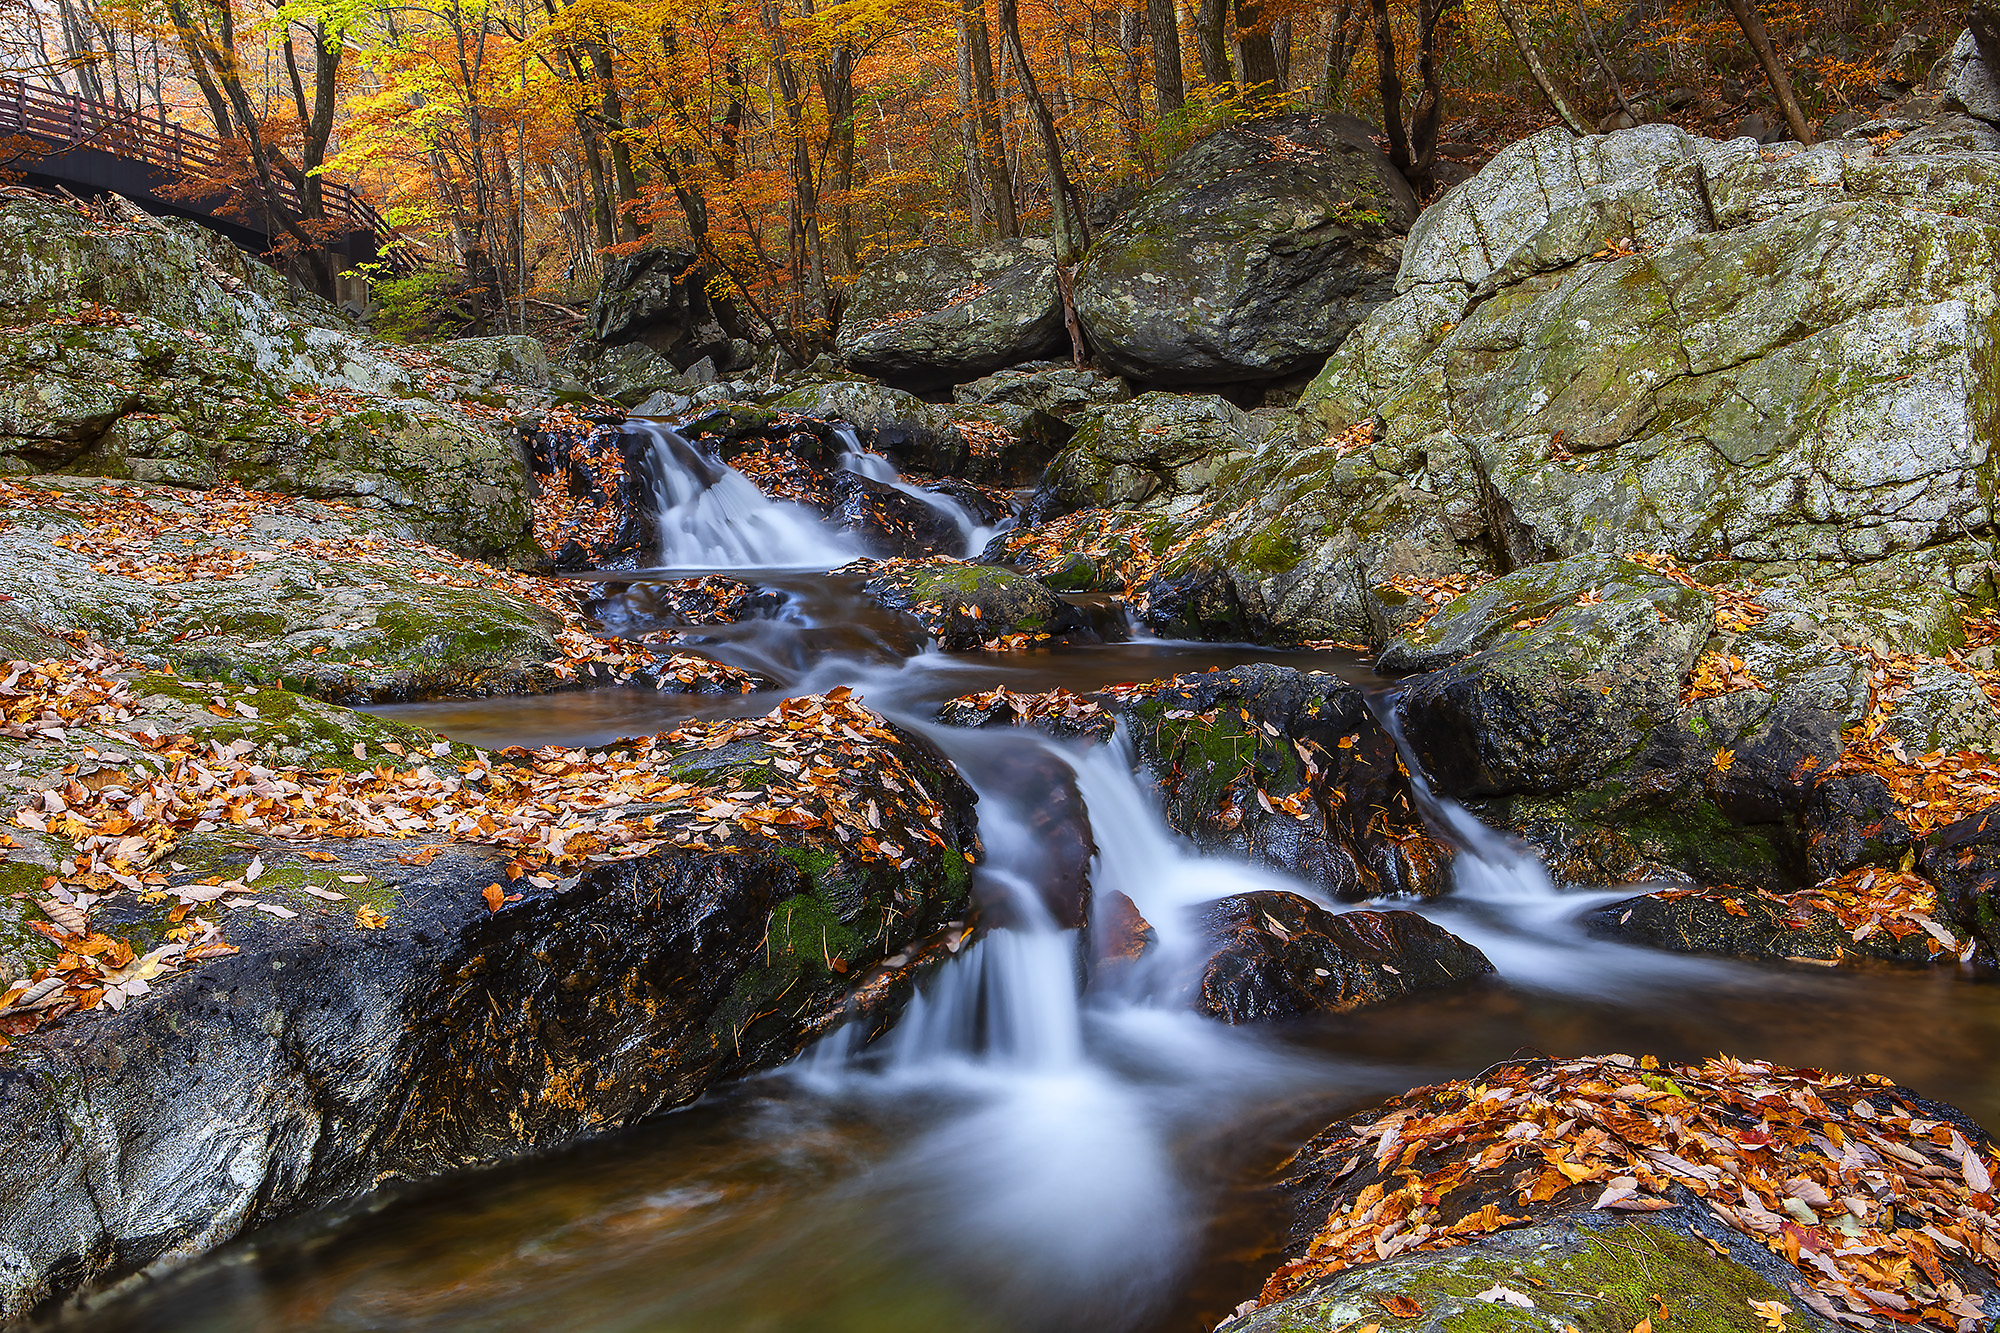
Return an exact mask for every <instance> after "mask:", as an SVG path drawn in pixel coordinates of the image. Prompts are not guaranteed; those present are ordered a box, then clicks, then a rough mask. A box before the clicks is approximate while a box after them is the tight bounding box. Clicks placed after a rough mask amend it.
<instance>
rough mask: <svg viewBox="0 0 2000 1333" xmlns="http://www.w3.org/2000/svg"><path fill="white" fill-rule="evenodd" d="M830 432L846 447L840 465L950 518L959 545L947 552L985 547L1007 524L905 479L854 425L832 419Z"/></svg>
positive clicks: (972, 553) (971, 551) (970, 552)
mask: <svg viewBox="0 0 2000 1333" xmlns="http://www.w3.org/2000/svg"><path fill="white" fill-rule="evenodd" d="M833 433H834V435H835V436H837V437H838V438H839V440H840V442H841V444H842V445H843V446H844V447H845V449H846V452H845V453H844V454H842V455H841V458H840V466H841V467H842V468H844V469H845V470H846V471H849V472H852V473H854V474H855V475H856V476H860V477H866V478H867V479H868V480H870V481H876V482H880V483H882V484H883V485H884V486H888V487H891V488H892V489H894V490H897V491H900V492H902V493H903V494H904V495H907V496H909V497H910V498H911V499H912V500H915V501H916V502H917V503H919V504H921V505H924V506H926V507H928V508H930V509H934V510H936V511H937V512H938V513H939V514H941V515H943V516H944V517H945V518H946V519H947V520H949V521H950V522H951V525H952V526H953V527H955V528H957V529H958V535H959V547H960V549H959V550H957V551H955V552H947V553H946V554H951V555H960V556H967V557H970V556H976V555H978V554H979V553H980V552H981V551H983V550H985V549H986V543H987V542H989V541H991V540H992V539H993V534H994V533H996V532H999V531H1000V530H1001V528H1003V527H1005V526H1006V524H1004V523H1002V524H996V525H993V526H987V525H983V524H981V523H980V522H979V521H978V520H977V519H976V518H974V517H973V515H972V513H971V512H970V511H969V510H967V509H966V507H965V506H964V505H962V504H960V503H959V502H958V501H956V500H954V499H952V498H951V497H950V496H949V495H940V494H938V493H937V492H936V491H927V490H925V489H924V488H923V487H921V486H918V485H915V484H913V483H912V482H910V481H908V480H906V479H905V478H904V476H903V474H902V473H900V472H898V471H897V470H896V465H895V464H894V463H891V462H890V461H889V460H888V459H886V458H884V457H882V455H880V454H878V453H871V452H870V451H869V450H867V449H865V448H863V447H862V444H861V435H860V432H858V431H856V430H855V429H854V427H852V426H849V425H846V424H844V423H835V425H834V427H833Z"/></svg>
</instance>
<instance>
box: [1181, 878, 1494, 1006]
mask: <svg viewBox="0 0 2000 1333" xmlns="http://www.w3.org/2000/svg"><path fill="white" fill-rule="evenodd" d="M1200 923H1201V928H1202V930H1203V931H1204V932H1206V934H1207V935H1208V938H1209V939H1210V940H1211V941H1212V943H1213V944H1214V946H1215V952H1214V953H1213V954H1211V955H1210V956H1209V960H1208V963H1207V966H1206V967H1204V968H1203V969H1202V974H1201V980H1200V982H1199V983H1198V985H1197V987H1196V991H1195V995H1194V997H1193V1000H1194V1007H1195V1008H1196V1009H1198V1010H1200V1011H1201V1012H1202V1013H1204V1014H1207V1015H1208V1016H1209V1017H1211V1018H1219V1019H1221V1020H1222V1021H1223V1022H1225V1023H1255V1022H1264V1021H1269V1020H1273V1019H1283V1018H1298V1017H1301V1016H1303V1015H1307V1014H1315V1013H1345V1012H1347V1011H1348V1010H1350V1009H1359V1008H1362V1007H1364V1006H1366V1005H1373V1004H1382V1003H1384V1002H1386V1001H1389V1000H1393V999H1397V998H1400V997H1402V996H1405V995H1410V994H1414V993H1415V992H1417V991H1420V990H1434V989H1437V988H1439V987H1444V986H1454V985H1458V984H1460V983H1462V982H1465V981H1467V980H1470V979H1471V978H1473V977H1478V976H1484V975H1487V974H1490V973H1491V972H1492V971H1493V964H1492V963H1490V962H1488V961H1487V960H1486V955H1485V954H1483V953H1481V952H1479V950H1477V949H1475V948H1473V947H1472V946H1471V945H1470V944H1467V943H1466V942H1465V941H1464V940H1461V939H1459V938H1458V937H1457V936H1456V935H1453V934H1452V933H1451V932H1450V931H1448V930H1446V929H1444V927H1442V926H1438V925H1434V924H1432V923H1431V922H1430V921H1427V920H1425V919H1424V918H1423V917H1421V916H1418V915H1417V914H1416V913H1415V912H1366V911H1355V912H1329V911H1327V910H1326V909H1325V908H1323V907H1319V906H1317V905H1315V904H1314V903H1312V902H1310V901H1309V900H1307V899H1305V898H1301V897H1300V896H1299V895H1298V894H1296V893H1285V892H1281V891H1275V890H1272V891H1264V892H1258V893H1239V894H1236V895H1234V896H1232V897H1228V898H1221V899H1218V900H1216V901H1215V902H1212V903H1208V904H1206V905H1205V906H1203V907H1202V908H1201V909H1200Z"/></svg>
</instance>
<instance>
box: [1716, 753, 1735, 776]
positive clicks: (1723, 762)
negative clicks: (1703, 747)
mask: <svg viewBox="0 0 2000 1333" xmlns="http://www.w3.org/2000/svg"><path fill="white" fill-rule="evenodd" d="M1735 762H1736V751H1734V750H1717V751H1716V752H1715V770H1716V772H1718V773H1727V772H1728V771H1729V766H1730V765H1731V764H1733V763H1735Z"/></svg>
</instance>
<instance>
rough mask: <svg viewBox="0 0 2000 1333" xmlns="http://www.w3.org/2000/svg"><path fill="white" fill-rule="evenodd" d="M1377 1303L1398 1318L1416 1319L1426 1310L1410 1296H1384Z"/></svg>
mask: <svg viewBox="0 0 2000 1333" xmlns="http://www.w3.org/2000/svg"><path fill="white" fill-rule="evenodd" d="M1376 1303H1377V1304H1379V1305H1380V1306H1381V1307H1382V1308H1383V1309H1384V1310H1387V1311H1388V1312H1389V1313H1390V1314H1392V1315H1394V1316H1396V1318H1398V1319H1415V1318H1417V1317H1418V1316H1420V1315H1422V1314H1423V1312H1424V1307H1423V1306H1421V1305H1419V1304H1417V1303H1416V1302H1415V1301H1413V1300H1411V1299H1410V1298H1409V1297H1408V1296H1383V1297H1380V1298H1379V1299H1378V1301H1377V1302H1376Z"/></svg>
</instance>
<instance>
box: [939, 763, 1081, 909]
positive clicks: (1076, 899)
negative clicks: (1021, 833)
mask: <svg viewBox="0 0 2000 1333" xmlns="http://www.w3.org/2000/svg"><path fill="white" fill-rule="evenodd" d="M963 764H964V766H965V768H966V771H967V772H968V774H969V776H970V777H971V779H972V781H974V782H975V783H976V784H977V785H978V786H979V788H980V789H981V790H982V791H985V792H988V793H991V795H990V796H989V798H988V799H990V800H993V801H998V802H1003V803H1005V806H1006V807H1008V808H1010V813H1011V814H1012V816H1013V820H1014V822H1015V824H1016V825H1017V826H1018V827H1020V828H1022V829H1025V830H1026V831H1027V835H1028V836H1027V842H1026V844H1025V845H1019V846H1010V847H1009V848H1008V849H1007V851H1006V855H1005V857H1004V860H1005V862H1006V864H1005V865H1004V867H1002V869H1003V871H1004V872H1005V873H1006V875H1007V876H1008V880H1009V882H1008V883H1007V884H1006V885H1005V886H1004V890H1005V891H1004V892H1001V893H998V894H994V895H992V896H990V897H989V896H987V895H983V894H982V895H981V896H980V902H979V907H980V920H981V922H982V924H984V925H986V926H989V927H995V928H1005V927H1023V928H1035V927H1039V926H1040V925H1041V924H1042V923H1040V922H1034V921H1023V920H1021V919H1020V913H1019V911H1018V909H1017V907H1016V905H1015V893H1016V890H1017V889H1018V888H1020V887H1021V886H1022V882H1025V885H1026V887H1028V888H1030V889H1032V890H1033V891H1034V893H1035V895H1036V897H1037V898H1039V899H1040V902H1041V906H1042V909H1043V911H1044V912H1046V913H1047V917H1048V921H1049V922H1052V923H1053V924H1054V925H1056V926H1057V927H1058V928H1060V929H1062V930H1076V929H1078V928H1079V927H1081V926H1083V925H1084V924H1085V923H1086V921H1088V920H1089V919H1090V917H1091V915H1092V906H1093V904H1092V902H1091V895H1090V861H1091V858H1092V857H1094V856H1096V855H1097V842H1096V839H1095V837H1094V835H1093V834H1092V833H1091V828H1090V809H1089V807H1088V806H1087V805H1086V804H1085V803H1084V799H1083V793H1082V792H1081V791H1080V790H1078V788H1077V785H1076V770H1075V769H1073V768H1071V767H1070V765H1069V764H1067V763H1066V762H1064V761H1063V759H1062V757H1061V756H1059V755H1057V754H1055V753H1053V752H1052V751H1049V750H1045V749H1042V748H1041V747H1039V746H1024V745H1018V744H1017V745H1007V746H999V747H995V748H994V749H992V750H988V751H983V752H980V753H978V754H975V755H967V756H965V757H964V760H963Z"/></svg>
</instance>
